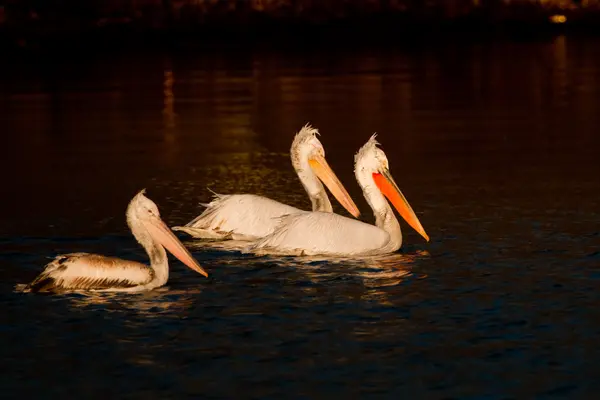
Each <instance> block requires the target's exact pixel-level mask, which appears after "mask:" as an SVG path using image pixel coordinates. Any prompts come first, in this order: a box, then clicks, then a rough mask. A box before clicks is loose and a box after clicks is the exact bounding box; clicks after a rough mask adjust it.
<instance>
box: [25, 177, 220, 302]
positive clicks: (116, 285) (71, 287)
mask: <svg viewBox="0 0 600 400" xmlns="http://www.w3.org/2000/svg"><path fill="white" fill-rule="evenodd" d="M144 193H145V189H144V190H141V191H140V192H139V193H138V194H136V195H135V196H134V198H133V199H132V200H131V202H130V203H129V206H128V207H127V213H126V216H127V225H129V228H130V229H131V232H132V233H133V236H134V237H135V238H136V240H137V241H138V243H139V244H141V245H142V247H144V249H146V252H147V253H148V256H149V257H150V267H148V266H147V265H144V264H141V263H138V262H135V261H128V260H123V259H120V258H114V257H106V256H102V255H98V254H90V253H71V254H62V255H59V256H57V257H56V258H55V259H54V260H52V261H51V262H50V263H48V264H47V265H46V267H45V268H44V271H42V273H41V274H40V275H38V277H37V278H35V279H34V280H33V281H32V282H31V283H29V284H28V285H26V286H25V288H24V289H23V291H25V292H54V293H59V292H70V291H87V290H91V291H120V292H136V291H143V290H152V289H154V288H157V287H159V286H163V285H164V284H165V283H167V280H168V279H169V264H168V260H167V253H166V252H165V248H166V249H167V250H169V251H170V252H171V253H172V254H173V255H174V256H175V257H177V258H178V259H179V260H180V261H181V262H182V263H184V264H185V265H187V266H188V267H189V268H191V269H193V270H194V271H196V272H198V273H200V274H202V275H204V276H206V277H207V276H208V274H207V273H206V271H205V270H204V269H203V268H202V267H201V266H200V265H199V264H198V262H196V260H194V258H193V257H192V255H191V254H190V253H189V251H188V250H187V249H186V248H185V247H184V246H183V244H181V242H180V241H179V240H178V239H177V237H175V235H174V234H173V232H171V230H169V228H168V227H167V226H166V225H165V223H164V222H163V221H162V220H161V219H160V214H159V212H158V207H157V206H156V204H154V202H153V201H152V200H150V199H149V198H147V197H146V196H145V195H144Z"/></svg>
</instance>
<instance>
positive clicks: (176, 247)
mask: <svg viewBox="0 0 600 400" xmlns="http://www.w3.org/2000/svg"><path fill="white" fill-rule="evenodd" d="M144 222H145V223H144V226H146V229H148V232H149V233H150V235H151V236H152V237H153V238H154V239H156V241H157V242H158V243H160V244H161V245H162V246H163V247H164V248H165V249H167V250H169V252H170V253H171V254H173V255H174V256H175V257H177V259H179V261H181V262H182V263H184V264H185V265H187V266H188V267H189V268H191V269H193V270H194V271H196V272H198V273H199V274H202V275H204V276H205V277H208V273H207V272H206V271H205V270H204V268H202V267H201V266H200V264H198V262H197V261H196V260H195V259H194V257H192V255H191V254H190V252H189V251H188V249H186V248H185V246H184V245H183V243H181V242H180V241H179V239H177V237H176V236H175V234H173V232H172V231H171V230H170V229H169V228H168V227H167V225H165V223H164V222H163V221H162V220H161V219H160V218H158V217H155V216H151V217H150V219H149V220H145V221H144Z"/></svg>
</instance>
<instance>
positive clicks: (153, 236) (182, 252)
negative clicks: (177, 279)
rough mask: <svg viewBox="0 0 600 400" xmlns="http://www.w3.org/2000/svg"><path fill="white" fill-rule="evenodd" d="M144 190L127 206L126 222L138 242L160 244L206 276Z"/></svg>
mask: <svg viewBox="0 0 600 400" xmlns="http://www.w3.org/2000/svg"><path fill="white" fill-rule="evenodd" d="M145 192H146V189H142V190H141V191H140V192H138V194H136V195H135V196H134V197H133V199H132V200H131V201H130V202H129V206H128V207H127V224H128V225H129V228H130V229H131V230H132V232H134V234H136V237H137V238H138V241H139V242H140V244H141V245H142V246H144V247H146V248H148V245H150V244H155V245H160V246H162V247H164V248H165V249H167V250H168V251H169V252H170V253H171V254H173V255H174V256H175V257H177V259H179V261H181V262H182V263H184V264H185V265H187V266H188V267H189V268H190V269H192V270H194V271H196V272H198V273H200V274H202V275H204V276H206V277H208V273H207V272H206V271H205V270H204V268H202V267H201V266H200V264H198V262H197V261H196V260H195V259H194V258H193V257H192V255H191V254H190V252H189V251H188V250H187V249H186V248H185V246H184V245H183V244H182V243H181V242H180V241H179V239H177V237H176V236H175V235H174V234H173V232H172V231H171V230H170V229H169V228H168V227H167V225H165V223H164V222H163V221H162V219H161V218H160V212H159V211H158V207H157V206H156V204H155V203H154V202H153V201H152V200H150V199H149V198H147V197H146V196H145Z"/></svg>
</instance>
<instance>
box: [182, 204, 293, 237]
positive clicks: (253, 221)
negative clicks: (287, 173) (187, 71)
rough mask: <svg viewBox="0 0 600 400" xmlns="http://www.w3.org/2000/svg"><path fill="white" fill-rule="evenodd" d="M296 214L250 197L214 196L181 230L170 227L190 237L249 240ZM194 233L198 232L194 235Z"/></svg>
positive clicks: (262, 235)
mask: <svg viewBox="0 0 600 400" xmlns="http://www.w3.org/2000/svg"><path fill="white" fill-rule="evenodd" d="M297 212H301V210H300V209H298V208H296V207H292V206H288V205H286V204H283V203H280V202H278V201H275V200H271V199H269V198H267V197H262V196H257V195H253V194H234V195H216V196H215V199H214V200H213V201H211V202H210V203H209V204H207V205H206V210H204V212H203V213H202V214H201V215H199V216H198V217H196V218H195V219H193V220H192V221H190V222H189V223H188V224H186V225H185V227H183V229H182V228H181V227H174V228H173V230H180V231H184V232H186V233H188V234H190V235H192V236H194V237H202V238H207V237H211V238H218V237H219V236H222V238H230V237H236V236H237V237H238V238H245V239H246V240H253V239H257V238H261V237H264V236H266V235H268V234H270V233H272V232H273V231H274V230H275V228H276V227H277V225H278V221H277V220H276V219H275V218H276V217H280V216H282V215H285V214H291V213H297ZM185 228H194V229H185ZM195 231H199V232H198V233H197V234H194V232H195ZM214 235H216V237H215V236H214Z"/></svg>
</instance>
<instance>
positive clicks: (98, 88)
mask: <svg viewBox="0 0 600 400" xmlns="http://www.w3.org/2000/svg"><path fill="white" fill-rule="evenodd" d="M598 49H600V42H598V40H596V39H591V38H581V37H580V38H577V39H575V38H569V37H565V36H558V37H556V38H552V39H548V40H546V41H541V42H525V41H523V42H509V41H494V42H473V43H446V45H445V46H443V47H442V46H440V47H436V46H431V47H425V48H402V47H400V46H398V47H397V48H387V49H383V48H377V49H376V48H371V49H357V50H354V51H336V50H331V51H328V52H323V51H308V50H304V51H298V52H293V51H288V52H285V53H282V52H275V51H266V50H248V51H247V52H240V53H236V54H231V53H225V52H204V53H193V52H189V53H187V54H173V55H169V56H167V55H144V56H142V55H137V56H133V55H129V56H120V57H113V58H112V59H98V60H93V62H92V61H90V60H83V59H81V60H72V62H69V63H61V62H58V61H57V62H51V63H45V64H42V63H31V64H28V65H19V66H15V65H11V64H9V63H3V64H2V65H0V105H1V107H0V127H1V128H2V132H3V133H4V136H3V137H4V139H5V148H6V149H7V151H5V153H4V156H3V157H0V167H2V169H3V171H5V172H6V173H5V174H4V175H3V177H4V181H3V183H4V184H3V185H2V189H0V190H2V196H3V207H1V208H0V224H2V230H0V244H1V245H2V249H3V251H2V252H1V253H0V274H1V279H0V297H1V300H2V301H3V304H4V307H3V308H4V311H5V312H4V315H3V317H2V318H1V319H0V321H1V325H0V334H1V335H2V337H1V339H2V342H3V343H10V344H13V345H10V346H3V348H2V353H1V354H0V355H1V356H2V359H3V360H4V361H5V363H6V364H7V365H10V366H11V368H10V371H9V372H8V373H6V374H5V375H4V378H5V381H3V387H4V389H3V390H4V392H3V393H5V394H7V395H8V396H10V395H12V394H18V395H19V397H21V398H22V397H24V396H27V395H28V394H31V395H39V393H44V394H45V395H47V396H65V395H66V396H68V395H72V393H78V394H81V395H82V396H84V397H86V398H87V397H89V398H94V397H97V396H98V393H102V396H103V397H106V396H115V397H122V396H123V394H124V393H128V394H130V395H131V396H132V397H149V396H153V397H161V398H169V397H182V396H185V395H191V396H194V395H196V396H198V395H201V396H209V397H239V393H245V394H246V396H247V397H261V398H264V397H276V398H281V397H283V395H284V394H287V393H295V394H296V395H297V396H300V397H311V398H312V397H322V396H323V394H325V393H336V394H339V395H340V396H350V397H357V396H361V395H375V394H378V395H383V396H384V397H389V398H398V397H407V396H406V394H410V396H408V397H433V398H437V397H440V398H442V397H444V398H445V397H447V398H450V397H453V398H464V397H473V398H483V397H486V398H487V397H489V398H505V397H515V396H518V397H525V398H529V397H540V398H552V397H560V396H562V397H566V396H577V395H585V394H589V393H593V392H595V391H596V390H595V389H596V387H595V386H597V385H596V384H595V383H594V382H596V380H595V375H594V374H595V370H596V365H597V364H598V362H599V361H600V357H599V356H598V352H597V350H596V348H597V344H596V341H597V340H596V337H597V332H598V329H599V327H598V321H599V320H600V319H599V318H598V315H596V314H597V311H596V310H597V309H598V307H597V304H598V301H599V300H600V299H599V298H598V296H599V294H598V293H600V287H599V282H600V281H599V280H598V277H599V276H600V271H598V265H600V264H598V259H599V257H598V237H599V231H598V226H600V213H599V211H598V210H600V200H599V199H600V196H599V194H600V193H599V190H600V187H599V186H598V176H599V173H600V164H599V163H598V162H597V149H598V147H599V145H600V139H599V136H598V135H597V131H598V116H597V115H598V113H597V110H598V108H599V105H600V86H599V82H600V80H599V78H600V68H599V67H598V65H599V61H600V52H599V51H598ZM306 122H310V123H312V124H313V125H314V126H315V127H317V128H319V130H320V132H321V134H322V136H321V137H320V139H321V141H322V142H323V144H324V146H325V149H326V152H327V159H328V161H329V163H330V165H331V166H332V168H333V169H334V170H335V171H336V174H337V175H338V176H339V178H340V180H341V181H342V182H343V183H344V185H345V186H346V187H347V188H348V190H349V192H350V194H351V195H352V197H353V198H354V199H355V201H356V202H357V205H358V206H359V208H360V209H361V211H362V217H361V219H362V220H364V221H365V222H368V223H373V217H372V213H371V212H370V210H369V208H368V205H367V204H366V202H365V200H364V199H363V197H362V194H361V193H360V189H359V187H358V185H357V184H356V182H355V178H354V174H353V155H354V153H355V152H356V151H357V149H358V148H359V147H360V146H361V145H362V144H363V143H364V142H365V141H366V140H367V139H368V138H369V137H370V135H371V134H372V133H373V132H378V134H379V136H378V138H379V140H380V142H381V143H382V146H383V148H384V150H385V151H386V154H387V156H388V158H389V161H390V169H391V171H392V173H393V174H394V176H395V177H396V178H397V179H396V180H397V182H398V184H399V186H400V187H401V189H402V190H403V192H404V193H405V194H406V196H407V198H409V199H410V201H411V204H412V205H413V207H414V208H415V210H417V213H418V215H419V219H420V220H421V221H422V223H423V225H424V227H425V228H426V229H427V232H428V233H429V234H430V237H431V241H430V242H428V243H425V242H424V241H423V240H422V239H421V238H420V237H419V236H418V234H417V233H415V232H414V231H412V230H411V229H410V228H408V227H407V226H406V225H405V224H404V223H403V222H401V224H402V228H403V234H404V243H405V244H404V245H403V248H402V249H401V251H400V252H399V253H397V254H394V255H389V256H385V257H377V258H368V259H338V260H327V259H316V258H315V259H313V258H294V257H284V258H273V257H254V256H245V255H242V254H240V253H239V251H230V250H239V249H235V248H234V247H232V246H234V245H235V243H233V244H229V245H228V246H230V248H214V246H213V247H211V246H209V245H207V244H206V243H204V244H202V243H200V244H198V243H191V242H190V243H188V244H189V247H190V249H191V251H192V252H193V255H194V257H195V258H197V259H198V261H199V262H200V263H201V264H202V265H203V267H205V268H206V269H207V271H209V273H210V278H209V279H205V278H203V277H200V276H197V275H196V274H194V273H193V272H191V271H189V270H188V269H186V268H184V267H183V266H182V265H181V263H179V262H177V261H175V260H172V262H171V270H170V271H171V272H170V279H169V283H168V285H167V286H166V287H164V288H162V289H160V290H157V291H154V292H151V293H144V294H136V295H127V296H125V295H109V294H102V295H85V296H84V295H80V294H70V295H62V296H36V295H23V294H19V293H14V292H13V289H14V285H15V283H24V282H28V281H30V280H31V279H33V277H34V276H35V275H37V274H38V273H39V272H40V271H41V270H42V268H43V266H44V264H45V263H47V262H48V261H49V259H48V257H51V258H52V257H54V256H55V255H56V254H59V253H66V252H76V251H88V252H96V253H100V254H105V255H112V256H118V257H122V258H126V259H132V260H136V261H141V262H146V261H147V256H146V255H145V253H144V251H143V249H142V248H140V247H139V246H138V244H137V243H136V242H135V240H134V238H133V237H132V236H131V235H130V233H129V231H128V229H127V226H126V223H125V218H124V213H125V208H126V205H127V203H128V201H129V200H130V199H131V197H132V196H133V194H134V193H136V192H137V191H138V190H139V189H141V188H144V187H146V188H147V189H148V194H149V196H151V197H152V199H153V200H154V201H155V202H156V203H157V204H158V206H159V209H160V211H161V216H162V218H163V219H164V220H165V221H166V222H167V223H168V225H169V226H174V225H181V224H184V223H186V222H188V221H189V220H190V219H192V218H193V217H195V216H196V215H198V214H199V213H200V212H201V211H202V207H201V206H200V204H199V203H203V202H207V201H208V200H209V199H210V197H211V193H210V191H209V190H208V188H210V189H212V190H214V191H216V192H218V193H225V194H226V193H244V192H245V193H256V194H261V195H265V196H268V197H270V198H273V199H276V200H279V201H282V202H285V203H288V204H291V205H294V206H297V207H299V208H302V209H310V202H309V200H308V199H307V196H306V193H305V192H304V190H303V188H302V186H301V185H300V184H299V181H298V179H297V177H296V176H295V174H294V171H293V169H292V167H291V163H290V159H289V155H288V150H289V146H290V144H291V140H292V138H293V135H294V133H295V132H296V131H297V130H298V129H299V128H300V127H301V126H302V125H304V124H305V123H306ZM333 206H334V209H335V210H336V212H338V213H341V214H345V212H344V211H343V210H342V209H341V207H340V206H339V205H338V204H337V203H335V204H333ZM210 245H212V244H210ZM40 371H44V372H43V373H40ZM74 376H76V377H77V379H72V377H74ZM490 377H493V378H490ZM236 394H237V395H236ZM402 395H404V396H402Z"/></svg>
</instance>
